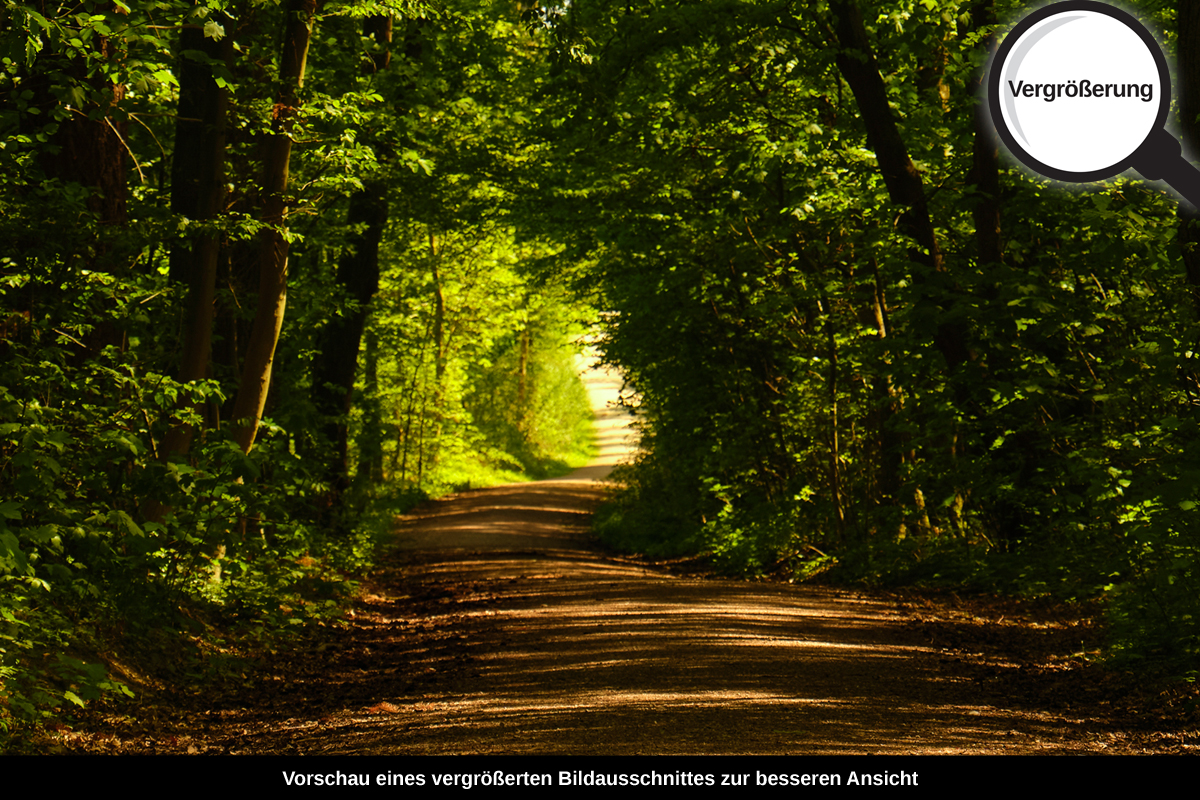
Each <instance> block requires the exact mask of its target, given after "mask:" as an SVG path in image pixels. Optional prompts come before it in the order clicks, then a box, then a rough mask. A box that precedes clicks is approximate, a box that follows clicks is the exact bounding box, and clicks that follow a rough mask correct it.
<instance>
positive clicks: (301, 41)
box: [233, 0, 317, 453]
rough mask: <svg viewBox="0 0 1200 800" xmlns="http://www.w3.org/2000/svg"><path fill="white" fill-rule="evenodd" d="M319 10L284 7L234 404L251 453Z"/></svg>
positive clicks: (271, 343) (282, 290) (306, 5)
mask: <svg viewBox="0 0 1200 800" xmlns="http://www.w3.org/2000/svg"><path fill="white" fill-rule="evenodd" d="M316 12H317V0H288V2H287V4H286V5H285V6H284V15H285V19H286V22H285V27H284V35H283V49H282V52H281V57H280V65H279V83H280V86H279V97H278V98H277V100H276V103H275V107H274V109H273V111H272V133H271V134H270V135H269V136H267V137H266V139H265V141H264V142H263V150H264V153H263V180H262V203H263V209H262V221H263V222H264V223H266V225H267V227H266V228H264V229H263V232H262V234H261V236H260V239H259V247H260V250H259V283H258V303H257V305H256V307H255V311H254V325H253V326H252V327H251V329H250V340H249V342H248V343H247V345H246V355H245V359H244V361H243V366H242V377H241V381H240V382H239V384H238V392H237V399H236V400H235V401H234V404H233V419H234V424H235V426H236V427H235V428H234V440H235V441H236V442H237V444H238V446H239V447H241V448H242V450H243V451H244V452H247V453H248V452H250V449H251V448H252V447H253V446H254V437H255V434H256V433H257V432H258V425H259V423H260V422H261V421H262V414H263V408H264V407H265V406H266V402H267V392H268V391H269V390H270V388H271V369H272V365H273V363H274V360H275V346H276V345H277V344H278V343H279V332H280V330H282V328H283V315H284V311H285V310H286V308H287V264H288V240H287V232H286V230H285V229H284V222H285V218H286V216H287V199H286V197H285V194H286V192H287V187H288V167H289V165H290V163H291V156H292V137H291V127H292V126H291V121H292V117H293V116H294V114H295V112H296V109H297V107H298V106H299V105H300V98H299V93H300V88H301V87H302V86H303V85H304V70H305V65H306V63H307V60H308V47H309V43H310V41H311V40H312V31H313V25H314V23H315V21H316Z"/></svg>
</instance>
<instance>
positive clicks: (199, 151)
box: [162, 20, 233, 458]
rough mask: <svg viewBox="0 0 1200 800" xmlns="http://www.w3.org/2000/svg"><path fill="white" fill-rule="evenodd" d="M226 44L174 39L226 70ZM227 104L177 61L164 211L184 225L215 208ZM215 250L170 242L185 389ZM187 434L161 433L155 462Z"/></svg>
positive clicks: (203, 70) (199, 236)
mask: <svg viewBox="0 0 1200 800" xmlns="http://www.w3.org/2000/svg"><path fill="white" fill-rule="evenodd" d="M226 24H227V25H229V26H230V27H232V22H231V21H229V20H226ZM231 43H232V40H231V39H230V38H229V37H225V38H224V39H222V40H221V41H215V40H213V39H211V38H208V37H206V36H204V33H203V31H201V30H199V29H196V28H184V29H183V31H182V32H181V33H180V36H179V48H180V50H181V51H188V50H196V51H199V52H201V53H203V54H204V55H206V56H208V57H209V58H212V59H217V60H221V61H224V62H225V63H226V64H228V63H229V61H230V59H231V57H232V53H233V48H232V46H231ZM227 105H228V97H227V93H226V91H225V89H224V88H222V87H221V86H218V85H217V82H216V81H215V80H214V78H213V74H212V68H211V67H209V66H208V65H207V64H200V63H198V62H197V61H194V60H192V59H189V58H184V59H183V63H182V68H181V69H180V74H179V106H178V111H179V115H178V117H177V118H176V123H175V160H174V163H173V164H172V167H171V211H173V212H174V213H176V214H179V215H181V216H184V217H187V218H188V219H189V220H193V221H196V222H208V221H211V220H214V219H216V218H217V217H218V216H220V214H221V211H222V210H223V208H222V207H223V205H224V201H225V112H226V107H227ZM219 251H220V242H219V240H218V238H217V236H216V234H214V233H212V232H204V231H201V232H198V233H194V234H192V236H191V237H190V238H189V239H188V241H186V242H177V243H176V244H175V246H174V247H172V249H171V260H170V271H171V272H170V274H171V279H172V281H176V282H179V283H184V284H186V285H187V287H188V294H187V304H186V307H185V311H184V331H183V356H182V358H181V360H180V365H179V376H178V377H179V380H180V381H182V382H185V383H187V382H190V381H199V380H203V379H204V378H206V377H208V361H209V354H210V351H211V349H212V332H213V302H214V299H215V295H216V282H217V255H218V253H219ZM193 433H194V432H193V430H192V427H191V426H189V425H180V426H176V427H174V428H172V429H171V430H170V431H168V433H167V435H166V436H165V437H164V440H163V447H162V457H163V458H168V457H169V456H171V455H172V454H176V453H186V452H187V451H188V448H189V447H191V442H192V436H193Z"/></svg>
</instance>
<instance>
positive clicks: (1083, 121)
mask: <svg viewBox="0 0 1200 800" xmlns="http://www.w3.org/2000/svg"><path fill="white" fill-rule="evenodd" d="M988 104H989V106H990V110H991V113H992V122H993V123H994V124H995V126H996V131H997V133H999V134H1000V138H1001V140H1002V141H1003V142H1004V144H1005V145H1006V146H1007V147H1008V150H1009V152H1011V153H1012V154H1013V155H1014V156H1015V157H1016V158H1017V159H1018V160H1019V161H1020V162H1021V163H1023V164H1024V165H1025V166H1027V167H1029V168H1030V169H1031V170H1033V171H1034V172H1037V173H1039V174H1041V175H1045V176H1046V177H1048V178H1054V179H1056V180H1060V181H1067V182H1070V183H1089V182H1092V181H1101V180H1105V179H1106V178H1111V177H1113V176H1115V175H1119V174H1120V173H1122V172H1124V171H1125V170H1127V169H1129V168H1130V167H1132V168H1133V169H1135V170H1137V171H1138V172H1139V173H1140V174H1141V175H1142V177H1144V178H1146V179H1147V180H1151V181H1157V180H1165V181H1166V182H1167V183H1168V184H1169V185H1170V186H1171V188H1173V189H1174V190H1175V191H1176V192H1178V193H1179V194H1180V195H1182V196H1183V197H1184V198H1185V199H1186V200H1187V201H1188V202H1189V203H1191V204H1192V205H1193V206H1194V207H1196V208H1198V209H1200V170H1197V169H1196V168H1195V167H1194V166H1192V165H1191V164H1189V163H1188V162H1187V161H1185V160H1184V158H1183V155H1182V150H1183V148H1182V147H1181V145H1180V143H1179V140H1177V139H1176V138H1175V137H1174V136H1172V135H1171V134H1169V133H1167V131H1166V129H1165V127H1164V126H1165V123H1166V119H1167V113H1168V111H1169V110H1170V106H1171V75H1170V72H1169V70H1168V69H1167V60H1166V57H1165V56H1163V52H1162V49H1161V48H1160V47H1159V46H1158V42H1156V41H1155V39H1154V37H1153V36H1152V35H1151V34H1150V32H1149V31H1148V30H1146V28H1145V27H1144V26H1143V25H1142V24H1141V23H1140V22H1138V20H1137V19H1136V18H1134V17H1133V16H1132V15H1131V14H1129V13H1127V12H1125V11H1122V10H1121V9H1119V8H1115V7H1113V6H1110V5H1107V4H1105V3H1100V2H1094V0H1067V1H1066V2H1061V3H1054V4H1052V5H1049V6H1045V7H1043V8H1041V9H1038V10H1037V11H1034V12H1033V13H1031V14H1029V16H1027V17H1025V18H1024V19H1022V20H1021V21H1020V22H1019V23H1018V24H1017V26H1016V27H1015V28H1013V30H1012V32H1010V33H1009V34H1008V36H1006V37H1005V38H1004V41H1003V42H1002V43H1001V45H1000V48H999V50H997V51H996V57H995V58H994V59H993V61H992V67H991V70H990V71H989V73H988Z"/></svg>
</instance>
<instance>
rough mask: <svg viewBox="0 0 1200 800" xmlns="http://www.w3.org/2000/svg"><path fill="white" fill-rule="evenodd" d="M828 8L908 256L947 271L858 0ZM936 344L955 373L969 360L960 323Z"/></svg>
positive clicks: (944, 328) (943, 324)
mask: <svg viewBox="0 0 1200 800" xmlns="http://www.w3.org/2000/svg"><path fill="white" fill-rule="evenodd" d="M830 8H831V9H832V10H833V13H834V17H835V23H834V31H835V34H836V37H837V43H838V52H837V55H836V57H835V59H836V62H837V66H838V70H839V71H840V72H841V73H842V77H844V78H845V79H846V83H848V84H850V90H851V91H852V92H854V99H855V102H856V103H857V105H858V110H859V114H860V115H861V116H862V120H863V124H864V125H865V126H866V129H867V143H868V144H869V145H870V146H871V149H872V150H874V151H875V157H876V159H877V160H878V162H879V171H880V173H881V174H882V176H883V182H884V184H885V185H886V186H887V190H888V195H889V196H890V197H891V199H892V202H893V203H895V204H896V205H898V206H902V207H903V208H904V211H903V212H902V213H901V215H900V227H901V229H902V230H903V231H904V233H905V234H906V235H908V236H909V237H910V238H912V239H913V240H914V241H915V242H916V244H917V246H916V247H914V248H913V249H912V250H911V251H910V257H911V258H912V260H913V261H914V262H916V263H918V264H922V265H924V266H926V267H928V268H930V269H931V270H933V271H935V272H945V269H946V268H945V264H944V259H943V256H942V251H941V248H940V247H939V244H938V239H937V234H936V232H935V230H934V226H933V220H932V218H931V217H930V215H929V204H928V202H927V201H926V199H925V187H924V182H923V180H922V178H921V173H920V172H918V171H917V168H916V165H915V164H913V162H912V159H911V158H910V157H909V155H908V148H907V146H906V145H905V144H904V138H903V137H902V136H901V135H900V129H899V127H898V126H897V125H896V119H895V117H893V116H892V110H891V107H890V106H889V105H888V97H887V88H886V87H885V86H884V83H883V77H882V76H881V75H880V74H879V65H878V63H877V62H876V60H875V54H874V50H873V49H872V47H871V42H870V40H869V39H868V38H867V31H866V28H865V27H864V25H863V19H862V12H861V10H860V9H859V7H858V3H856V2H854V0H834V2H831V3H830ZM918 280H920V279H919V278H918ZM934 344H935V345H937V348H938V350H939V351H941V353H942V356H943V357H944V358H945V359H946V363H947V365H948V366H949V367H950V368H951V369H953V368H954V367H957V366H958V365H960V364H962V363H964V362H966V361H967V360H968V359H969V357H970V351H969V350H968V348H967V337H966V331H965V329H964V326H963V325H962V324H961V323H957V322H947V321H939V323H938V327H937V333H936V334H935V336H934Z"/></svg>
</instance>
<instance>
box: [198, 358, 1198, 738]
mask: <svg viewBox="0 0 1200 800" xmlns="http://www.w3.org/2000/svg"><path fill="white" fill-rule="evenodd" d="M607 380H608V382H609V385H608V386H607V387H605V386H600V385H597V386H596V387H594V388H596V392H597V403H603V402H604V400H605V394H604V393H605V392H607V395H608V396H611V395H612V392H613V390H614V386H613V385H612V382H611V379H607ZM602 421H603V424H604V425H605V430H604V432H603V434H602V435H603V437H604V441H605V443H606V444H607V445H608V448H607V449H606V451H605V452H604V453H603V454H602V458H601V459H599V460H598V463H596V464H594V465H593V467H592V468H590V469H589V470H586V471H581V472H580V473H577V474H576V475H573V476H570V477H569V478H568V479H565V480H558V481H545V482H540V483H532V484H522V485H513V486H504V487H498V488H493V489H485V490H479V491H473V492H467V493H463V494H460V495H457V496H453V497H449V498H445V499H442V500H439V501H436V502H433V503H431V504H429V505H427V506H426V507H424V508H423V509H421V510H420V512H419V513H417V514H414V515H412V516H410V517H408V518H406V519H405V520H403V521H402V523H401V525H400V527H399V530H398V532H397V537H398V542H399V544H400V549H399V550H397V552H396V553H395V554H394V555H393V557H392V558H391V560H390V561H389V562H388V563H387V564H386V565H385V567H384V568H383V569H382V570H380V571H379V572H378V573H377V574H376V575H375V576H374V578H373V579H372V582H371V585H370V590H369V592H368V593H367V594H366V596H365V597H364V598H363V599H362V602H361V603H360V604H359V606H358V608H357V610H356V611H355V613H354V617H353V619H352V624H351V625H350V626H349V627H347V628H346V629H344V630H342V631H339V632H337V633H336V635H333V636H331V637H330V638H328V639H326V640H323V641H321V642H319V643H314V644H313V646H312V648H311V650H310V651H308V652H301V653H296V654H293V655H291V656H289V658H288V659H287V660H286V662H281V666H280V668H279V669H280V674H278V675H275V676H271V678H273V679H276V681H275V682H274V683H270V682H268V684H267V685H265V686H264V687H262V688H261V691H260V692H259V693H258V694H257V698H258V699H257V700H256V701H255V703H256V706H255V707H254V708H246V707H244V706H243V707H241V708H237V709H230V710H228V711H225V712H221V713H222V714H224V715H225V716H226V719H225V720H224V722H223V723H222V725H221V727H222V728H223V730H224V735H222V734H221V733H220V732H219V731H218V730H214V731H213V733H214V734H215V736H214V737H213V738H212V739H210V741H211V742H212V744H213V745H214V746H216V747H218V748H219V749H222V750H224V751H226V752H259V753H264V752H265V753H304V754H348V753H361V754H368V753H369V754H383V755H386V754H534V753H537V754H575V755H583V754H637V753H641V754H706V753H713V754H717V753H720V754H764V755H766V754H830V753H910V754H917V753H976V754H980V753H1078V752H1107V753H1116V752H1146V751H1147V750H1155V749H1158V750H1161V749H1162V748H1161V747H1151V746H1148V745H1147V743H1146V742H1147V736H1140V735H1136V734H1130V732H1129V731H1128V730H1126V729H1124V728H1122V727H1121V726H1120V725H1116V724H1114V723H1113V722H1112V720H1111V719H1108V718H1107V717H1104V714H1102V713H1100V712H1098V711H1097V710H1096V709H1102V708H1105V707H1106V706H1105V704H1106V703H1107V702H1108V701H1099V700H1097V701H1096V702H1095V703H1094V704H1093V706H1090V707H1089V706H1087V704H1086V703H1085V704H1084V705H1080V704H1079V703H1077V702H1075V701H1074V700H1067V701H1066V702H1065V703H1061V702H1060V703H1055V702H1053V701H1051V702H1049V704H1048V705H1047V703H1046V702H1043V701H1038V700H1029V698H1028V697H1025V696H1024V695H1023V694H1022V691H1023V690H1022V691H1014V689H1013V686H1014V685H1020V686H1033V685H1040V686H1042V689H1040V690H1038V691H1035V692H1034V694H1038V692H1040V693H1041V695H1046V696H1051V695H1053V692H1054V688H1053V687H1054V684H1053V680H1055V678H1054V673H1055V670H1057V669H1059V667H1058V666H1056V663H1057V662H1055V661H1054V659H1055V658H1056V657H1055V656H1053V655H1052V654H1051V655H1047V654H1049V653H1051V651H1052V650H1053V648H1052V647H1050V643H1051V641H1052V640H1053V641H1054V642H1057V643H1058V644H1059V645H1061V644H1062V642H1063V641H1067V640H1071V639H1074V641H1075V642H1078V641H1079V639H1078V638H1075V637H1076V636H1077V634H1078V633H1079V632H1078V631H1074V630H1068V628H1070V626H1071V625H1072V624H1074V623H1073V622H1071V621H1069V620H1068V621H1065V622H1063V621H1061V620H1060V621H1058V622H1053V621H1051V622H1045V623H1044V624H1040V623H1032V626H1033V627H1032V628H1030V625H1028V624H1025V623H1022V626H1023V627H1022V628H1021V630H1020V631H1017V629H1016V628H1013V629H1012V630H1011V631H1010V632H1009V634H1007V638H1004V637H1002V639H1001V641H1004V642H1008V645H1007V646H1009V647H1010V649H1011V648H1012V647H1013V646H1014V645H1013V644H1012V643H1013V642H1014V641H1017V642H1019V643H1020V644H1019V648H1018V649H1020V650H1021V651H1022V652H1024V653H1030V652H1033V651H1038V647H1039V646H1041V645H1045V646H1044V647H1042V650H1041V651H1038V652H1042V656H1039V657H1040V658H1042V661H1043V662H1044V663H1040V664H1038V665H1036V668H1031V665H1030V664H1019V663H1013V662H1012V661H1011V660H1010V661H1008V662H1006V661H1005V660H1004V659H1005V658H1009V656H1006V655H1005V654H1004V651H1003V648H1002V647H1001V648H999V650H997V648H994V647H993V648H991V649H990V650H989V645H987V644H986V642H985V643H984V644H981V645H980V646H979V647H978V648H975V649H978V650H979V652H978V653H968V652H967V651H966V650H964V649H963V648H962V647H958V648H957V649H955V648H954V647H949V648H948V647H946V644H947V641H948V640H949V639H953V638H954V636H957V637H958V640H959V642H960V644H961V641H962V638H963V636H964V634H963V633H962V630H960V628H961V626H957V627H956V624H951V625H949V626H948V627H947V626H944V625H943V626H939V625H938V620H939V619H942V617H938V616H937V614H938V613H942V614H943V616H944V610H943V611H937V612H936V613H935V612H934V611H927V612H926V613H925V614H924V621H921V620H920V619H918V617H920V616H921V614H920V613H919V609H917V610H916V611H914V607H913V606H912V605H911V604H908V605H905V604H904V603H901V602H898V601H897V600H896V599H895V598H888V597H882V596H879V597H875V596H869V595H865V594H860V593H857V592H854V591H842V590H833V589H826V588H810V587H795V586H790V585H780V584H768V583H748V582H740V581H730V580H716V579H695V578H688V577H679V576H676V575H672V574H670V573H668V572H667V571H664V570H662V569H658V568H655V567H653V566H650V565H647V564H644V563H640V562H637V561H634V560H631V559H624V558H621V557H617V556H613V555H610V554H605V553H603V552H602V551H601V550H600V549H598V548H597V547H596V546H595V545H594V543H593V542H592V541H591V539H590V536H589V514H590V511H591V510H592V508H594V507H595V505H596V504H597V503H598V502H600V500H601V498H602V496H603V494H604V492H605V487H604V485H603V484H602V483H599V482H595V481H593V480H591V478H593V477H595V476H597V475H599V474H603V473H604V472H606V471H607V469H608V468H609V467H610V465H611V463H612V462H613V461H614V460H615V459H616V458H618V457H619V456H620V454H621V452H623V448H624V447H626V446H627V439H626V436H625V433H624V431H623V427H622V420H621V418H620V415H619V414H616V413H614V412H613V411H612V410H611V409H607V410H605V412H604V414H603V415H602ZM1006 617H1007V612H1006V613H999V612H998V613H997V614H996V615H995V620H994V622H995V625H996V626H997V628H996V630H1001V629H1003V628H1004V626H1005V625H1006V624H1008V625H1012V622H1011V621H1009V622H1008V623H1006V622H1005V619H1006ZM943 621H944V620H943ZM976 621H978V620H976ZM951 622H953V621H952V620H951ZM968 627H969V626H968ZM976 627H979V626H976ZM981 630H983V631H984V633H981V634H979V636H983V638H985V639H986V638H988V636H989V635H990V634H989V633H987V632H988V631H990V630H991V628H989V627H983V628H981ZM954 631H958V633H957V634H955V633H954ZM1021 636H1024V637H1025V638H1024V639H1020V638H1019V637H1021ZM939 637H941V638H942V639H943V640H944V641H941V642H938V641H936V640H937V639H938V638H939ZM1013 637H1018V638H1017V639H1014V638H1013ZM1030 637H1032V638H1030ZM968 639H969V637H968ZM1039 643H1041V644H1039ZM993 650H995V651H996V652H992V651H993ZM1043 651H1044V652H1043ZM1063 664H1066V662H1063ZM1062 668H1063V669H1069V665H1065V666H1063V667H1062ZM1021 670H1027V672H1026V677H1025V678H1021V677H1020V676H1019V675H1017V673H1019V672H1020V671H1021ZM1079 674H1082V673H1079ZM1087 674H1091V673H1087ZM1014 676H1016V677H1014ZM1014 680H1020V681H1024V683H1019V684H1013V681H1014ZM1047 681H1051V683H1049V684H1048V683H1047ZM1046 686H1050V688H1049V689H1046ZM1047 693H1049V694H1047ZM1041 695H1039V696H1041ZM1070 696H1071V697H1073V698H1077V697H1078V696H1079V695H1078V693H1077V692H1073V693H1071V694H1070ZM1037 703H1041V706H1040V707H1038V706H1037ZM1110 708H1111V707H1110ZM1105 713H1107V712H1105ZM1176 744H1178V743H1176ZM1176 751H1177V750H1176Z"/></svg>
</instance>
